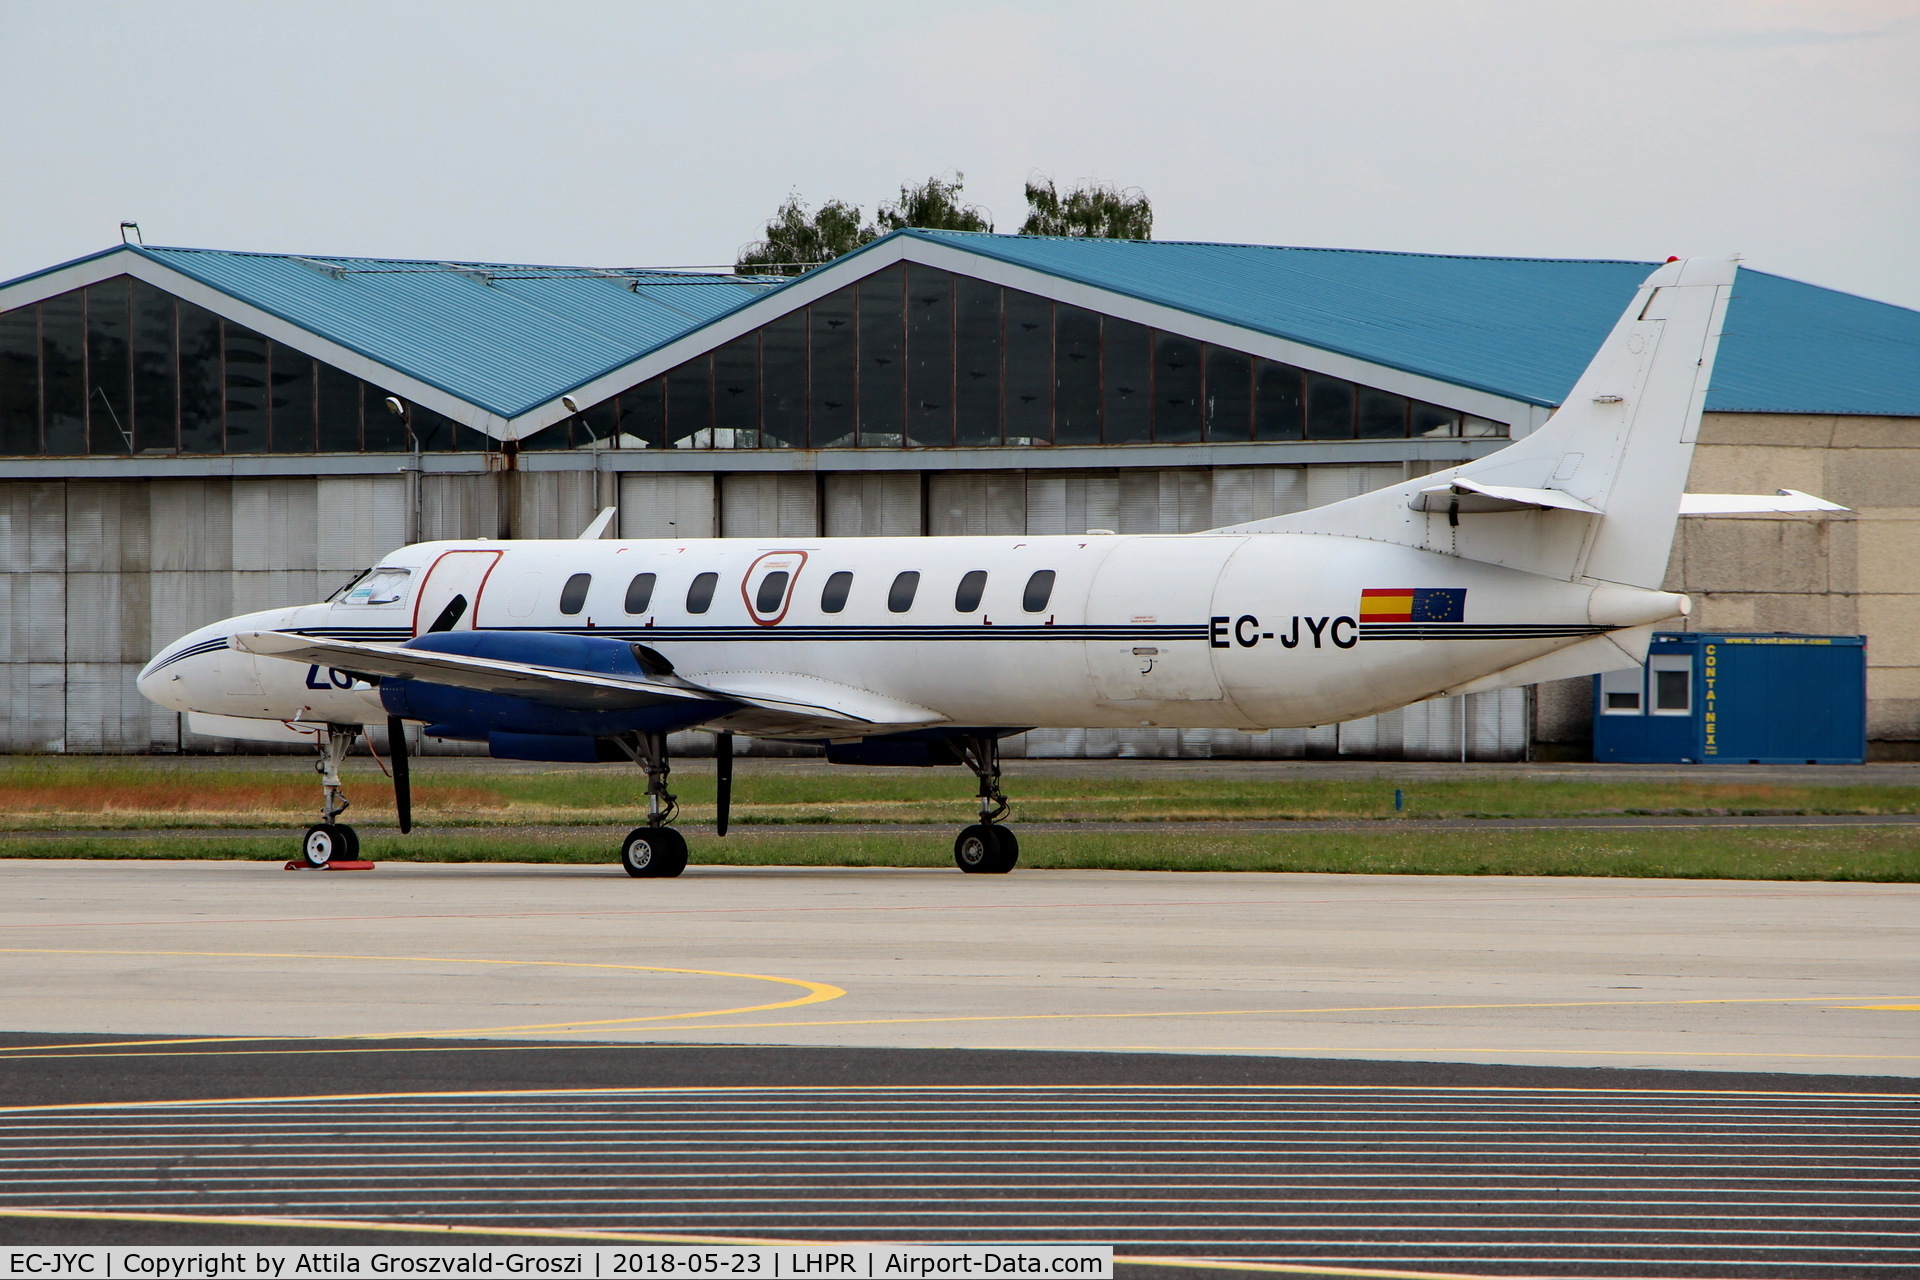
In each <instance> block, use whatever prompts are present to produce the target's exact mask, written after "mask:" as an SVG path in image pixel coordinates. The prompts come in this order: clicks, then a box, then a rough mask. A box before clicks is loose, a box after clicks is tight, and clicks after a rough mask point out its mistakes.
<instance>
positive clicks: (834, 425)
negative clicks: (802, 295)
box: [807, 289, 860, 449]
mask: <svg viewBox="0 0 1920 1280" xmlns="http://www.w3.org/2000/svg"><path fill="white" fill-rule="evenodd" d="M807 310H808V312H809V316H808V324H807V339H808V342H809V344H810V348H811V351H810V354H811V360H810V362H809V364H810V369H811V373H812V386H811V387H810V388H809V390H808V395H807V410H808V413H809V420H810V424H811V435H812V441H813V447H814V448H815V449H835V448H845V447H847V446H849V445H855V444H858V443H859V440H858V439H857V438H856V434H855V433H856V429H857V427H856V424H857V423H858V421H859V410H858V406H857V405H856V404H855V403H854V397H855V395H856V394H857V393H858V390H859V386H860V371H859V364H858V362H859V358H860V353H859V343H858V342H857V341H856V334H855V332H854V323H853V321H854V306H853V290H851V289H841V290H839V291H838V292H835V293H830V294H828V295H827V296H826V297H824V298H822V299H820V301H818V302H816V303H814V304H813V305H812V306H810V307H808V308H807Z"/></svg>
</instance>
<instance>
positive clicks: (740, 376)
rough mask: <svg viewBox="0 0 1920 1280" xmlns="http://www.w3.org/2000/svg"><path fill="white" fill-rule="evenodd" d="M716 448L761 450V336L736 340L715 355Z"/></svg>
mask: <svg viewBox="0 0 1920 1280" xmlns="http://www.w3.org/2000/svg"><path fill="white" fill-rule="evenodd" d="M713 446H714V448H716V449H757V448H759V447H760V335H759V334H757V333H749V334H746V335H745V336H743V337H739V338H735V339H734V340H733V341H732V342H729V343H728V344H727V345H726V346H724V347H721V348H720V349H719V350H718V351H716V352H714V353H713Z"/></svg>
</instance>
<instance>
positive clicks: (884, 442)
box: [0, 230, 1920, 759]
mask: <svg viewBox="0 0 1920 1280" xmlns="http://www.w3.org/2000/svg"><path fill="white" fill-rule="evenodd" d="M1651 266H1652V264H1649V263H1640V262H1613V261H1583V260H1543V259H1510V258H1471V257H1445V256H1438V255H1424V254H1402V253H1376V252H1360V251H1336V250H1323V249H1295V248H1281V247H1269V246H1257V245H1229V244H1195V243H1178V242H1164V241H1105V240H1081V239H1051V238H1038V237H1020V236H1005V235H990V234H971V233H957V232H929V231H916V230H909V231H900V232H895V233H893V234H891V235H889V236H886V237H884V238H882V239H880V240H878V241H875V242H874V243H872V244H870V245H868V246H866V247H864V248H862V249H861V250H859V251H857V252H855V253H852V254H849V255H847V256H845V257H843V258H840V259H838V260H836V261H835V262H832V263H830V264H828V265H826V266H824V267H821V268H818V269H816V270H814V271H811V272H809V273H807V274H806V275H804V276H801V277H798V278H797V279H793V280H774V279H764V278H744V277H734V276H726V275H709V274H699V273H689V272H670V271H658V270H647V269H622V268H573V267H541V266H514V265H502V264H490V263H456V262H412V261H392V260H382V259H363V258H338V257H320V256H299V255H291V254H261V253H238V252H224V251H214V250H197V249H168V248H157V247H146V246H139V245H126V246H120V247H116V248H114V249H112V250H109V251H107V252H104V253H100V254H96V255H94V256H92V257H88V258H83V259H80V260H78V261H75V262H69V263H65V264H63V265H60V266H57V267H53V268H50V269H48V270H46V271H42V272H39V273H36V274H34V275H31V276H26V277H23V278H21V279H18V280H14V281H11V282H8V283H6V284H4V285H0V619H4V626H0V699H4V706H5V708H6V710H5V712H4V713H3V714H0V749H4V750H11V751H79V752H84V751H96V752H112V751H134V752H139V751H150V750H160V751H173V750H181V749H187V750H221V749H231V745H232V744H230V743H227V742H225V741H224V740H214V739H200V738H195V737H194V736H192V735H191V734H187V733H185V732H184V730H183V726H182V725H181V723H180V722H179V720H178V719H177V718H176V717H175V716H174V715H173V714H172V713H170V712H163V711H161V710H160V709H158V708H156V707H154V706H152V705H151V704H148V703H147V702H146V701H145V700H144V699H142V698H141V697H140V696H139V695H138V694H137V693H136V692H135V690H134V687H133V677H134V674H135V673H136V672H137V671H138V670H139V668H140V666H141V665H142V664H143V663H144V662H145V661H146V659H147V658H148V657H149V656H150V655H151V654H152V653H153V651H154V650H155V649H156V648H157V647H158V646H160V645H161V644H164V643H165V642H166V641H168V640H170V639H172V638H173V637H175V636H177V635H179V634H181V633H183V632H185V631H187V630H188V629H190V628H191V627H193V626H196V625H200V624H201V623H203V622H205V621H207V620H210V619H214V618H218V617H223V616H227V615H229V614H232V613H237V612H241V611H244V610H248V609H256V608H266V607H270V606H274V605H280V604H288V603H295V602H301V601H307V600H313V599H318V598H320V597H322V596H324V595H325V594H326V593H327V592H329V591H330V590H332V589H333V587H334V586H336V585H337V584H338V583H339V582H340V581H342V580H344V578H345V577H346V576H347V575H350V574H352V573H354V572H356V571H358V570H359V569H361V568H364V567H365V566H366V565H368V564H370V563H372V562H373V561H374V560H375V559H376V558H377V557H378V556H380V555H381V554H383V553H384V552H386V551H387V550H389V549H391V548H392V547H394V546H397V545H400V544H401V543H403V542H406V541H411V540H417V539H426V538H441V537H473V536H489V537H571V536H573V535H575V534H577V533H578V532H579V530H580V529H581V528H583V527H584V526H585V525H586V524H587V523H588V522H589V521H590V520H591V518H592V517H593V515H594V513H595V512H596V511H597V510H598V509H599V508H600V507H601V506H603V505H618V506H619V508H620V519H619V533H620V535H621V536H625V537H667V538H672V537H705V536H714V535H718V536H726V537H754V538H767V537H778V538H782V539H787V538H807V537H817V536H822V535H827V536H835V535H861V534H866V535H875V534H885V535H918V534H926V535H941V534H964V533H996V534H1002V533H1008V534H1021V533H1034V534H1038V533H1077V532H1082V531H1084V530H1087V529H1111V530H1115V531H1117V532H1122V533H1136V532H1163V533H1177V532H1190V531H1195V530H1201V529H1208V528H1214V527H1218V526H1221V525H1225V524H1230V523H1234V522H1238V521H1244V520H1249V519H1257V518H1260V517H1263V516H1269V515H1279V514H1283V513H1286V512H1289V511H1294V510H1299V509H1302V508H1305V507H1309V506H1316V505H1319V504H1321V503H1324V502H1329V501H1333V500H1336V499H1339V498H1343V497H1347V496H1350V495H1352V494H1355V493H1359V492H1362V491H1364V490H1367V489H1370V488H1374V487H1377V486H1380V485H1384V484H1388V483H1393V482H1397V481H1399V480H1402V479H1404V478H1408V477H1412V476H1418V475H1422V474H1425V473H1427V472H1429V471H1433V470H1436V469H1439V468H1442V467H1446V466H1449V465H1452V464H1455V463H1458V462H1461V461H1464V460H1467V459H1469V458H1473V457H1478V456H1481V455H1483V454H1485V453H1488V452H1491V451H1492V450H1495V449H1498V448H1500V447H1501V446H1502V445H1504V444H1505V443H1506V442H1507V440H1508V439H1510V438H1513V437H1518V436H1521V435H1524V434H1525V433H1527V432H1528V431H1531V430H1533V429H1534V428H1535V427H1537V426H1538V425H1539V424H1540V423H1541V422H1543V421H1544V420H1545V419H1546V417H1547V415H1548V414H1549V413H1550V412H1551V411H1552V409H1553V407H1554V406H1555V405H1556V404H1557V403H1558V401H1559V399H1560V397H1561V396H1563V395H1564V394H1565V393H1566V391H1567V389H1568V388H1569V387H1571V386H1572V384H1573V381H1574V379H1575V377H1576V376H1577V375H1578V373H1579V372H1580V370H1581V368H1582V367H1584V365H1585V363H1586V361H1587V359H1588V358H1589V357H1590V356H1591V354H1592V352H1593V351H1594V349H1595V348H1596V347H1597V346H1598V344H1599V342H1600V340H1601V338H1602V337H1603V336H1604V335H1605V333H1606V332H1607V330H1608V328H1609V327H1610V326H1611V325H1612V323H1613V321H1614V320H1615V319H1616V318H1617V317H1618V315H1619V312H1620V310H1621V309H1622V307H1624V305H1625V304H1626V301H1627V300H1628V299H1629V298H1630V297H1631V296H1632V294H1633V291H1634V288H1635V286H1636V285H1637V284H1638V282H1639V280H1640V279H1641V278H1642V277H1644V276H1645V274H1646V273H1647V271H1648V270H1649V269H1650V268H1651ZM388 396H394V397H398V398H400V399H401V400H402V401H403V402H404V403H405V404H406V405H407V406H408V407H409V413H410V416H409V418H408V420H407V421H405V422H403V421H402V420H401V419H400V418H398V417H396V416H394V415H393V414H392V413H390V412H389V411H388V410H387V408H386V406H385V400H386V398H387V397H388ZM563 397H564V398H563ZM569 401H570V402H571V403H569ZM1707 408H1708V414H1707V417H1706V420H1705V424H1704V426H1703V429H1702V435H1701V442H1702V443H1701V447H1700V449H1699V451H1698V453H1697V454H1696V458H1695V463H1694V474H1693V478H1692V483H1691V486H1690V487H1691V488H1692V489H1694V490H1695V491H1699V492H1747V493H1755V492H1771V491H1772V490H1774V489H1776V488H1795V489H1804V490H1806V491H1808V492H1812V493H1815V494H1818V495H1820V496H1822V497H1826V498H1829V499H1831V500H1833V501H1835V502H1839V503H1841V504H1843V505H1845V506H1847V507H1849V508H1851V509H1852V510H1851V512H1850V513H1848V514H1845V515H1779V516H1755V517H1739V518H1716V519H1713V520H1686V521H1683V522H1682V527H1681V534H1680V538H1679V542H1678V544H1677V546H1676V553H1675V556H1674V561H1673V570H1672V574H1671V578H1670V582H1669V586H1670V587H1671V588H1672V589H1675V590H1683V591H1687V592H1689V593H1690V594H1692V595H1694V596H1695V598H1696V600H1697V601H1698V603H1699V607H1698V609H1697V610H1696V613H1695V616H1694V618H1693V619H1692V622H1691V625H1693V626H1695V627H1700V628H1705V629H1710V630H1723V631H1724V630H1768V629H1779V630H1791V631H1809V632H1821V633H1836V632H1840V633H1844V632H1856V631H1858V632H1864V633H1866V634H1867V635H1868V637H1869V640H1870V645H1869V662H1870V663H1871V664H1872V665H1871V670H1870V684H1869V698H1870V722H1869V734H1870V737H1871V738H1873V739H1874V742H1875V752H1876V754H1878V755H1882V756H1899V755H1905V754H1920V625H1916V624H1920V578H1916V576H1915V574H1914V573H1913V571H1912V565H1913V564H1914V563H1916V562H1920V312H1915V311H1911V310H1907V309H1904V308H1900V307H1894V306H1890V305H1887V304H1883V303H1877V302H1872V301H1868V300H1866V299H1862V298H1858V297H1852V296H1849V295H1846V294H1841V293H1836V292H1834V291H1832V290H1827V289H1821V288H1818V287H1816V286H1813V285H1808V284H1803V283H1800V282H1797V281H1793V280H1788V279H1784V278H1782V277H1779V276H1774V275H1769V274H1766V273H1764V272H1758V271H1751V270H1749V271H1743V272H1742V274H1741V277H1740V284H1739V286H1738V288H1737V290H1736V295H1735V300H1734V302H1733V304H1732V307H1731V309H1730V311H1729V319H1728V325H1727V334H1726V337H1725V340H1724V341H1723V344H1722V346H1721V352H1720V359H1719V363H1718V366H1717V368H1716V372H1715V377H1714V386H1713V391H1712V394H1711V396H1710V397H1709V401H1708V405H1707ZM1587 708H1588V693H1587V684H1586V682H1584V681H1574V682H1563V683H1562V684H1560V685H1555V686H1542V687H1539V688H1537V689H1534V690H1524V691H1523V690H1508V691H1503V692H1499V693H1489V694H1476V695H1470V696H1468V697H1465V698H1459V699H1443V700H1436V701H1434V702H1431V703H1423V704H1420V705H1418V706H1415V707H1410V708H1407V709H1405V710H1403V711H1397V712H1391V713H1388V714H1385V715H1380V716H1374V717H1370V718H1368V719H1366V720H1363V721H1355V722H1351V723H1348V724H1343V725H1338V726H1326V727H1324V728H1321V729H1313V730H1275V731H1272V732H1269V733H1261V734H1247V733H1240V732H1229V731H1204V730H1201V731H1195V730H1170V729H1168V730H1163V729H1141V730H1138V731H1132V730H1127V731H1121V730H1099V731H1082V732H1069V731H1046V732H1040V731H1036V732H1034V733H1031V734H1027V735H1024V736H1023V737H1024V740H1023V741H1022V740H1015V741H1014V742H1012V743H1010V744H1009V752H1010V754H1018V753H1019V752H1020V751H1021V750H1024V751H1026V752H1027V753H1029V754H1034V755H1042V754H1044V755H1095V756H1098V755H1141V756H1208V755H1221V756H1227V755H1232V756H1273V757H1286V756H1336V755H1348V756H1372V757H1384V758H1413V759H1515V758H1521V757H1523V756H1526V755H1528V754H1529V753H1539V754H1544V755H1555V756H1562V757H1567V758H1583V755H1584V744H1585V741H1586V737H1587V734H1588V733H1589V724H1588V710H1587ZM690 745H691V744H690Z"/></svg>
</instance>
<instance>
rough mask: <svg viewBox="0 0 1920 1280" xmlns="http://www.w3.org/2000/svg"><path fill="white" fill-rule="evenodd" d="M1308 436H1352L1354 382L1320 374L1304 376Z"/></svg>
mask: <svg viewBox="0 0 1920 1280" xmlns="http://www.w3.org/2000/svg"><path fill="white" fill-rule="evenodd" d="M1307 439H1309V440H1351V439H1353V384H1352V383H1351V382H1348V381H1346V380H1345V379H1344V378H1329V377H1327V376H1326V375H1325V374H1322V373H1310V374H1308V375H1307Z"/></svg>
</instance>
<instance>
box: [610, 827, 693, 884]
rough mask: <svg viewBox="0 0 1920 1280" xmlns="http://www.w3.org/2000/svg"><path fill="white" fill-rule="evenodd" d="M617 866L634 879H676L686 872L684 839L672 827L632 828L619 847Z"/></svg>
mask: <svg viewBox="0 0 1920 1280" xmlns="http://www.w3.org/2000/svg"><path fill="white" fill-rule="evenodd" d="M620 865H621V866H623V867H625V868H626V870H627V874H628V875H630V876H634V877H641V878H650V877H654V876H677V875H679V874H680V873H681V872H682V871H685V870H686V869H687V838H686V837H685V836H683V835H681V834H680V833H679V832H678V831H676V830H675V829H674V828H672V827H635V828H634V829H633V830H631V831H629V832H627V838H626V841H625V842H624V843H622V844H621V846H620Z"/></svg>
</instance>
